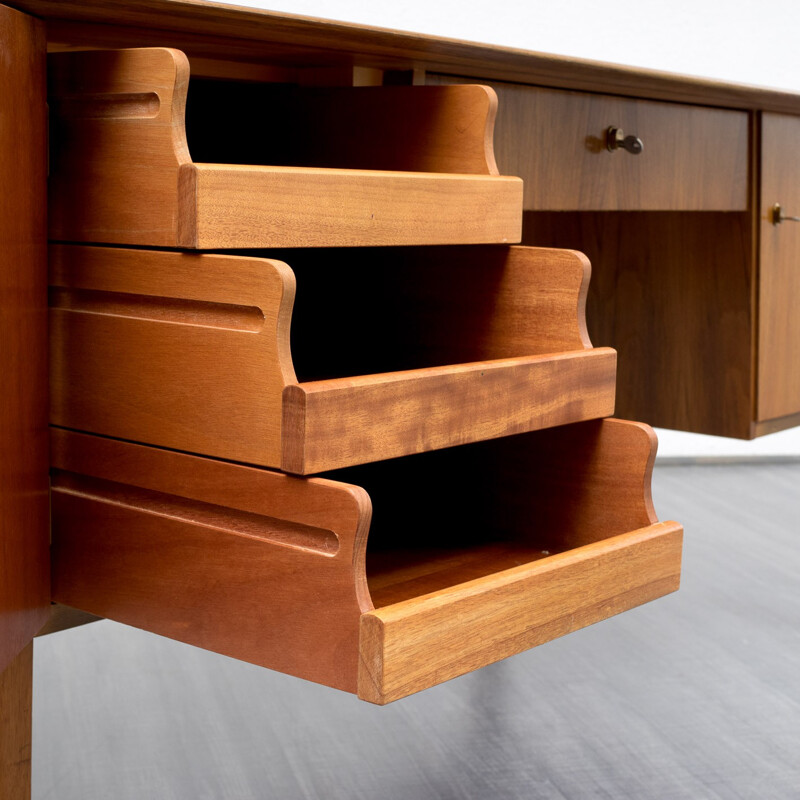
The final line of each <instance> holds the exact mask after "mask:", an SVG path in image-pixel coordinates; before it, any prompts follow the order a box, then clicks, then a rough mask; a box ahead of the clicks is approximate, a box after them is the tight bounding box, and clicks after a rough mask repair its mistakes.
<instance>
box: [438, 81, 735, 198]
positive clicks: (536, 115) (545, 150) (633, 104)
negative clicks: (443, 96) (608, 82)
mask: <svg viewBox="0 0 800 800" xmlns="http://www.w3.org/2000/svg"><path fill="white" fill-rule="evenodd" d="M454 80H455V79H453V78H450V77H448V76H440V75H439V76H437V75H431V74H428V75H427V76H426V83H429V84H434V85H441V84H451V83H452V82H453V81H454ZM493 88H494V89H495V91H496V92H497V93H498V96H499V98H500V106H499V112H498V117H497V126H496V135H495V150H496V155H497V163H498V164H499V166H500V171H501V172H502V173H503V174H505V175H519V176H520V177H521V178H522V179H523V180H524V181H525V192H524V201H523V205H524V208H525V210H528V211H537V210H540V211H565V210H569V211H744V210H745V209H746V208H747V200H748V197H747V189H748V182H747V180H748V157H747V154H748V117H747V114H745V113H743V112H741V111H725V110H721V109H712V108H700V107H694V106H686V105H678V104H676V103H655V102H650V101H645V100H630V99H623V98H619V97H612V96H610V95H607V94H587V93H580V92H562V91H555V90H549V89H541V88H538V87H533V86H518V85H514V84H493ZM612 125H613V126H615V127H619V128H622V129H623V130H624V132H625V133H626V134H633V135H635V136H638V137H639V138H640V139H641V140H642V142H643V143H644V149H643V151H642V152H641V153H640V154H639V155H631V154H629V153H627V152H625V151H621V152H620V151H615V152H610V151H609V150H608V149H607V147H606V132H607V130H608V128H609V126H612Z"/></svg>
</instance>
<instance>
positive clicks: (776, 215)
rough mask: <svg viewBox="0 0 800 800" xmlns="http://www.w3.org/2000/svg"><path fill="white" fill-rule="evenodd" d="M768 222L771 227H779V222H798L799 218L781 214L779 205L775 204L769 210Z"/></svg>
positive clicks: (781, 210)
mask: <svg viewBox="0 0 800 800" xmlns="http://www.w3.org/2000/svg"><path fill="white" fill-rule="evenodd" d="M770 221H771V222H772V224H773V225H780V224H781V222H800V217H789V216H787V215H786V214H784V213H783V209H782V208H781V204H780V203H775V205H774V206H772V208H771V209H770Z"/></svg>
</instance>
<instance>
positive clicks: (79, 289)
mask: <svg viewBox="0 0 800 800" xmlns="http://www.w3.org/2000/svg"><path fill="white" fill-rule="evenodd" d="M291 258H292V265H293V268H294V269H290V267H289V266H287V264H285V263H284V262H282V261H279V260H275V259H267V258H258V257H252V256H231V255H211V254H189V253H177V252H159V251H140V250H126V249H112V248H101V247H85V246H68V245H56V246H53V247H52V248H51V251H50V267H51V274H50V283H51V289H50V292H51V297H50V304H51V311H50V329H51V337H52V338H51V383H50V387H51V422H52V423H53V424H55V425H59V426H63V427H65V428H72V429H76V430H83V431H89V432H92V433H100V434H104V435H107V436H113V437H116V438H120V439H128V440H132V441H137V442H144V443H148V444H154V445H159V446H162V447H169V448H174V449H177V450H184V451H189V452H194V453H200V454H203V455H210V456H216V457H221V458H226V459H230V460H235V461H242V462H246V463H252V464H258V465H262V466H268V467H279V468H281V469H283V470H285V471H287V472H293V473H297V474H311V473H315V472H321V471H325V470H330V469H336V468H339V467H344V466H349V465H353V464H360V463H366V462H371V461H378V460H383V459H387V458H394V457H396V456H402V455H408V454H412V453H421V452H424V451H427V450H435V449H440V448H444V447H449V446H452V445H458V444H465V443H468V442H475V441H479V440H483V439H493V438H497V437H502V436H507V435H511V434H517V433H522V432H526V431H531V430H536V429H540V428H548V427H553V426H556V425H563V424H566V423H570V422H577V421H581V420H587V419H593V418H598V417H604V416H608V415H610V414H612V413H613V410H614V387H615V375H616V353H615V352H614V351H613V350H611V349H609V348H592V346H591V343H590V341H589V338H588V336H587V333H586V326H585V320H584V306H585V299H586V291H587V286H588V281H589V271H590V269H589V263H588V261H587V260H586V258H585V257H584V256H582V255H580V254H578V253H575V252H572V251H564V250H547V249H538V248H527V247H510V248H508V247H499V248H497V247H463V248H447V249H439V248H418V249H411V250H403V251H387V250H383V249H381V250H378V249H375V250H360V249H359V250H338V251H336V250H334V251H314V252H305V253H303V252H295V251H293V252H292V255H291ZM295 295H296V297H295ZM293 304H294V305H296V308H295V312H294V321H292V311H293ZM290 323H291V328H292V331H291V336H290Z"/></svg>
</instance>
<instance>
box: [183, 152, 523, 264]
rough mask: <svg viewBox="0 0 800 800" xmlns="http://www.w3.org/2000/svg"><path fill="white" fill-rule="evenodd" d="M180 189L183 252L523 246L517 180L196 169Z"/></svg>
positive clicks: (188, 169)
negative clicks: (189, 249)
mask: <svg viewBox="0 0 800 800" xmlns="http://www.w3.org/2000/svg"><path fill="white" fill-rule="evenodd" d="M180 182H181V192H182V193H183V202H184V211H183V212H182V217H181V225H180V227H179V231H178V239H177V242H176V244H177V245H178V246H180V247H196V248H200V249H213V248H232V247H339V246H344V247H356V246H358V247H367V246H370V245H415V244H481V243H487V244H489V243H496V244H509V243H514V242H518V241H519V238H520V209H521V204H522V182H521V181H520V180H519V179H518V178H509V177H503V176H500V177H491V176H484V175H466V176H461V175H452V174H445V173H440V174H436V175H432V174H428V173H399V172H379V171H367V170H363V171H360V170H337V169H314V168H310V167H308V168H303V167H245V166H228V165H224V166H218V165H216V164H193V165H187V166H185V167H183V168H182V169H181V172H180Z"/></svg>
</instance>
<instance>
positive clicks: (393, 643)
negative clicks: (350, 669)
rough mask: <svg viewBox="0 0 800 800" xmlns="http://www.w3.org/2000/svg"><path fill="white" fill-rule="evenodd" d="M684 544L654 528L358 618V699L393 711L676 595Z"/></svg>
mask: <svg viewBox="0 0 800 800" xmlns="http://www.w3.org/2000/svg"><path fill="white" fill-rule="evenodd" d="M682 541H683V529H682V528H681V526H680V525H678V524H677V523H676V522H659V523H655V524H653V525H649V526H648V527H646V528H642V529H640V530H636V531H631V532H629V533H625V534H622V535H620V536H616V537H613V538H611V539H606V540H603V541H601V542H595V543H594V544H590V545H586V546H585V547H579V548H576V549H575V550H572V551H570V552H568V553H565V554H560V555H557V556H552V557H550V558H547V559H543V560H541V561H537V562H534V563H531V564H526V565H524V566H520V567H515V568H513V569H509V570H505V571H504V572H501V573H497V574H494V575H490V576H488V577H486V578H480V579H478V580H474V581H470V582H469V583H464V584H462V585H460V586H455V587H452V588H451V589H447V590H444V591H440V592H436V593H431V594H429V595H426V596H424V597H421V598H415V599H412V600H406V601H405V602H402V603H396V604H394V605H391V606H387V607H386V608H382V609H377V610H375V611H373V612H371V613H369V614H364V615H363V616H362V618H361V636H360V649H361V657H360V658H359V695H360V697H361V698H362V699H364V700H369V701H370V702H373V703H378V704H380V705H383V704H385V703H390V702H392V701H393V700H398V699H400V698H401V697H405V696H407V695H409V694H412V693H413V692H417V691H419V690H420V689H425V688H427V687H429V686H431V685H434V684H436V683H441V682H442V681H445V680H449V679H450V678H455V677H457V676H458V675H463V674H464V673H466V672H469V671H470V670H473V669H477V668H478V667H483V666H485V665H486V664H490V663H492V662H494V661H499V660H500V659H503V658H507V657H508V656H511V655H514V654H516V653H520V652H522V651H523V650H527V649H529V648H531V647H536V646H537V645H540V644H543V643H544V642H547V641H550V640H551V639H553V638H555V637H557V636H563V635H565V634H567V633H571V632H572V631H576V630H578V629H579V628H583V627H584V626H586V625H590V624H591V623H593V622H597V621H598V620H600V619H605V618H606V617H610V616H612V615H613V614H619V613H620V612H622V611H626V610H628V609H630V608H633V607H635V606H638V605H641V604H642V603H646V602H648V601H649V600H654V599H655V598H657V597H661V596H662V595H664V594H667V593H668V592H674V591H676V590H677V589H678V586H679V583H680V565H681V546H682Z"/></svg>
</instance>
